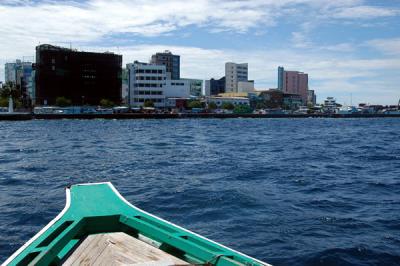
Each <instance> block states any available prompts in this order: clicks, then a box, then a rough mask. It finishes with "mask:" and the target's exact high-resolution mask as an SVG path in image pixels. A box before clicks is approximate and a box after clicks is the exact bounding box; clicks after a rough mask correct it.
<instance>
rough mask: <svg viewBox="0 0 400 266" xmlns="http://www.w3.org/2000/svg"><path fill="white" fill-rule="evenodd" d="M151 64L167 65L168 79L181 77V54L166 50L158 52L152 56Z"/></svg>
mask: <svg viewBox="0 0 400 266" xmlns="http://www.w3.org/2000/svg"><path fill="white" fill-rule="evenodd" d="M150 64H154V65H164V66H165V67H166V70H167V72H166V75H167V79H173V80H178V79H180V75H181V74H180V73H181V72H180V67H181V66H180V64H181V63H180V56H179V55H174V54H172V53H171V52H170V51H168V50H166V51H164V52H162V53H156V54H154V55H152V56H151V60H150Z"/></svg>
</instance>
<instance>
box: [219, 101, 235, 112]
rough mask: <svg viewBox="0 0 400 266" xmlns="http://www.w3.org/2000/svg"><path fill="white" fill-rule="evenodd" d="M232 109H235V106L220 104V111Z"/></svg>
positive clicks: (227, 103)
mask: <svg viewBox="0 0 400 266" xmlns="http://www.w3.org/2000/svg"><path fill="white" fill-rule="evenodd" d="M234 108H235V106H234V105H233V103H230V102H224V103H223V104H222V109H226V110H233V109H234Z"/></svg>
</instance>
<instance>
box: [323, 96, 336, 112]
mask: <svg viewBox="0 0 400 266" xmlns="http://www.w3.org/2000/svg"><path fill="white" fill-rule="evenodd" d="M336 109H337V105H336V99H335V98H333V97H327V98H326V100H325V101H324V112H325V113H335V112H336Z"/></svg>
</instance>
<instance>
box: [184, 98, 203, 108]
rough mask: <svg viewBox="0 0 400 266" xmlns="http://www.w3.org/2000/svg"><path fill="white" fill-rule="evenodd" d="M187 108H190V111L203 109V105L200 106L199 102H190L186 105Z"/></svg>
mask: <svg viewBox="0 0 400 266" xmlns="http://www.w3.org/2000/svg"><path fill="white" fill-rule="evenodd" d="M188 107H189V108H190V109H192V108H202V107H203V105H202V104H201V102H200V101H196V100H195V101H190V102H189V104H188Z"/></svg>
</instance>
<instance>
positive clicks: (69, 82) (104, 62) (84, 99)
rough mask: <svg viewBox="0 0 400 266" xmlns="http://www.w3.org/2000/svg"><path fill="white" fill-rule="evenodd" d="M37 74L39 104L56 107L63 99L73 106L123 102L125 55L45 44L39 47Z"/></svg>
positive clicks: (37, 100)
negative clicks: (57, 101) (123, 62)
mask: <svg viewBox="0 0 400 266" xmlns="http://www.w3.org/2000/svg"><path fill="white" fill-rule="evenodd" d="M35 71H36V95H35V96H36V104H39V105H53V104H55V101H56V98H57V97H61V96H62V97H65V98H67V99H69V100H71V102H72V104H73V105H85V104H89V105H98V104H99V103H100V101H101V100H102V99H108V100H110V101H113V102H114V103H119V102H120V101H121V74H122V73H121V72H122V56H121V55H117V54H114V53H110V52H106V53H92V52H81V51H77V50H73V49H68V48H62V47H57V46H52V45H48V44H43V45H39V46H37V47H36V65H35Z"/></svg>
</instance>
